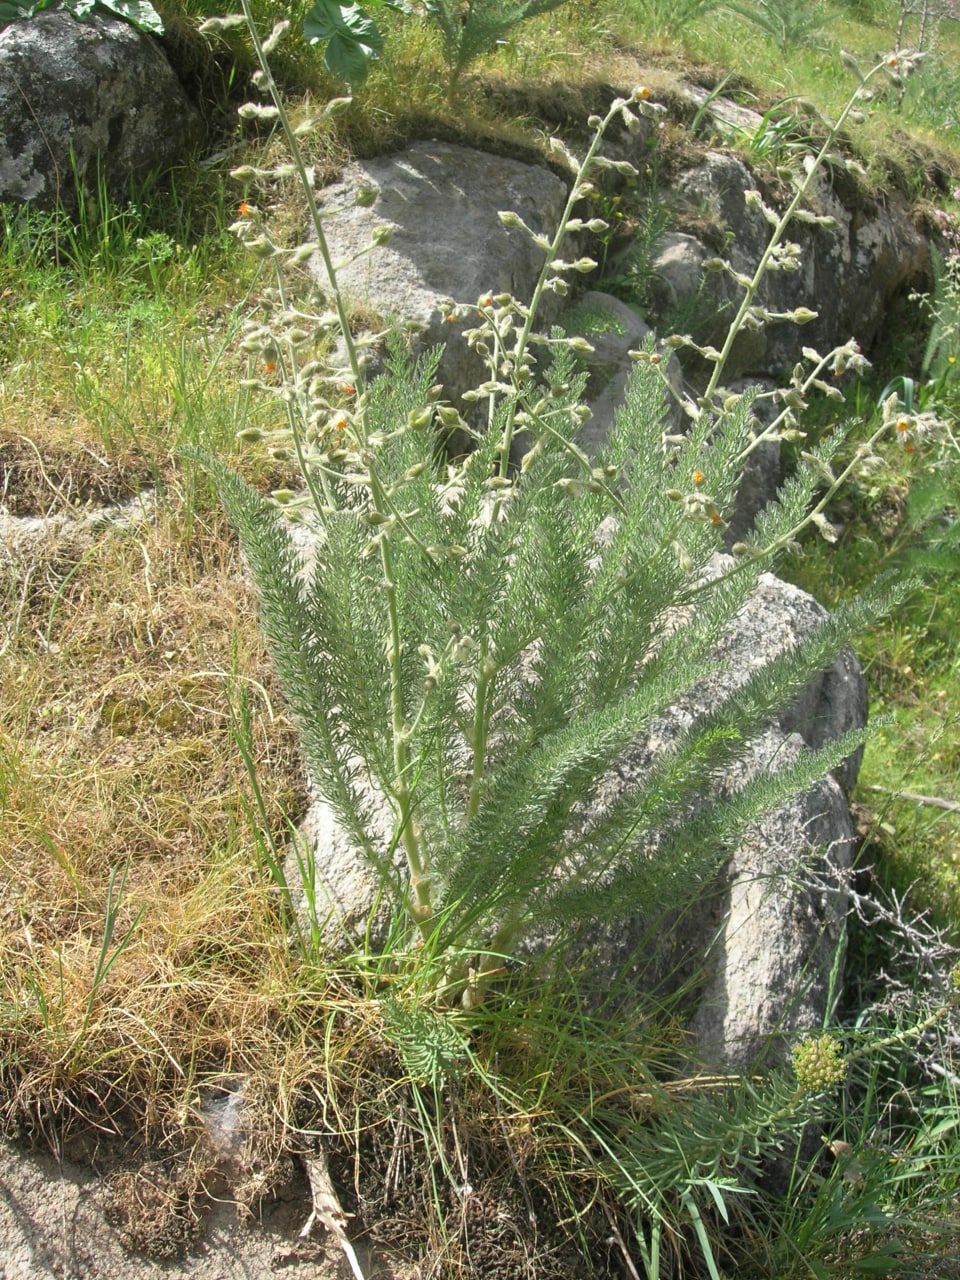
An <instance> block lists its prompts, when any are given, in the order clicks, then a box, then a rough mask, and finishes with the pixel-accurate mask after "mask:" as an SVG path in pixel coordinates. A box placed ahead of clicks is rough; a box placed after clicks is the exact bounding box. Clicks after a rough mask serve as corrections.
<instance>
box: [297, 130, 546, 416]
mask: <svg viewBox="0 0 960 1280" xmlns="http://www.w3.org/2000/svg"><path fill="white" fill-rule="evenodd" d="M361 187H367V188H373V189H374V190H375V191H376V192H377V193H378V199H377V200H376V202H375V203H374V204H373V205H372V206H371V207H367V208H362V207H360V206H359V205H357V204H356V195H357V191H358V190H359V189H360V188H361ZM566 199H567V190H566V187H565V186H564V184H563V183H562V182H561V181H560V179H559V178H558V177H556V176H555V175H554V174H553V173H551V172H550V170H549V169H545V168H542V167H539V166H536V165H530V164H524V163H522V162H520V161H518V160H511V159H508V158H505V157H503V156H494V155H490V154H488V153H487V152H484V151H476V150H474V149H472V148H470V147H462V146H458V145H456V144H454V143H450V142H416V143H414V144H413V145H412V146H410V147H408V148H407V149H406V150H405V151H402V152H400V153H398V154H397V155H392V156H383V157H380V158H378V159H375V160H365V161H363V162H362V163H356V164H351V165H349V166H348V167H347V169H346V171H345V173H344V175H343V177H342V179H341V180H340V181H339V182H337V183H335V184H333V185H332V186H329V187H326V188H325V189H324V191H323V207H324V209H328V210H333V209H341V210H342V212H340V213H338V214H337V215H336V216H331V217H329V218H328V219H327V221H326V223H325V225H324V231H325V233H326V235H327V237H328V239H329V243H330V247H331V252H332V255H333V258H334V260H335V261H344V262H345V264H346V265H344V266H343V267H342V268H341V269H340V270H339V271H338V278H339V282H340V287H341V289H342V290H343V291H344V293H345V294H346V295H347V296H348V298H349V299H350V300H351V301H352V302H353V303H355V304H359V305H360V306H361V307H364V308H369V309H371V310H372V311H374V312H376V313H377V314H379V315H381V316H383V317H386V318H389V319H392V320H395V321H397V322H400V323H404V322H407V321H413V322H415V323H416V324H418V325H422V326H423V333H422V336H421V338H420V345H421V346H423V347H431V346H433V345H435V344H437V343H447V346H446V349H445V351H444V354H443V358H442V360H441V364H440V371H439V377H440V380H441V381H442V382H443V383H444V386H445V388H446V394H447V397H448V398H449V399H451V400H454V401H455V400H456V399H458V398H459V396H461V395H462V394H463V392H464V391H466V390H468V389H469V388H471V387H474V386H475V385H476V384H477V382H478V381H482V380H483V374H482V366H481V363H480V360H479V358H478V357H477V356H476V355H475V354H474V353H473V352H472V351H470V350H469V349H468V348H467V345H466V343H462V342H453V341H450V339H452V338H454V337H455V335H456V334H457V332H458V331H459V330H461V329H463V328H465V327H466V328H468V327H471V321H470V320H469V319H468V320H463V321H459V322H458V323H456V324H447V323H445V321H444V319H443V316H442V315H441V313H440V310H439V303H440V302H441V301H442V300H443V299H445V298H451V299H453V300H454V301H455V302H457V303H464V304H467V305H471V306H472V305H474V304H475V303H476V302H477V299H478V298H480V297H482V296H484V295H486V294H497V293H502V292H506V293H511V294H513V295H514V296H515V297H517V298H520V299H527V298H529V297H530V295H531V293H532V292H533V288H534V285H535V283H536V280H537V276H538V275H539V272H540V269H541V267H542V265H543V259H544V254H543V251H542V250H541V249H538V248H537V247H536V245H535V244H534V243H533V242H532V241H531V239H530V237H529V236H528V235H527V234H526V233H525V232H524V231H523V230H522V229H520V228H513V229H507V228H506V227H504V226H503V224H502V223H501V222H500V219H499V217H498V216H497V215H498V213H499V212H500V211H501V210H509V211H511V212H514V213H517V214H519V215H520V217H521V218H523V220H524V221H525V222H526V224H527V225H528V226H529V227H530V228H531V229H532V230H534V231H535V232H539V233H543V234H546V235H552V234H553V232H554V230H555V228H556V226H557V224H558V222H559V220H560V215H561V213H562V211H563V207H564V204H565V203H566ZM378 226H386V227H389V228H390V229H391V237H390V241H389V243H388V244H387V245H385V246H381V247H378V248H376V249H374V250H373V251H372V252H370V253H363V252H362V251H363V250H364V249H365V248H366V246H367V245H368V244H369V241H370V236H371V232H372V231H373V229H374V227H378ZM357 254H362V256H360V257H356V256H355V255H357ZM311 265H312V269H313V271H314V274H315V275H316V277H317V280H318V283H319V285H320V287H321V288H325V287H326V285H327V280H326V273H325V271H324V268H323V264H322V262H321V261H320V259H319V256H315V257H314V259H313V260H312V263H311ZM544 303H545V305H544V306H543V308H542V310H541V312H540V316H539V321H540V325H541V327H542V328H547V327H549V325H550V324H551V322H552V320H553V319H554V318H555V317H556V315H557V311H558V299H557V298H556V297H555V295H552V294H547V295H546V296H545V299H544Z"/></svg>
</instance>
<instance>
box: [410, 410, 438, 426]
mask: <svg viewBox="0 0 960 1280" xmlns="http://www.w3.org/2000/svg"><path fill="white" fill-rule="evenodd" d="M432 421H433V409H431V408H428V407H425V408H423V409H411V410H410V412H409V413H408V414H407V426H408V427H409V428H410V430H411V431H423V430H424V428H426V427H429V425H430V423H431V422H432Z"/></svg>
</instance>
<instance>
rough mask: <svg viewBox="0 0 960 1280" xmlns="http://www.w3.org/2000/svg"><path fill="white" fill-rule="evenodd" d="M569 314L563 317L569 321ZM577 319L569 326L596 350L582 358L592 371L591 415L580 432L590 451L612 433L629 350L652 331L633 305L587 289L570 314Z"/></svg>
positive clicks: (589, 384)
mask: <svg viewBox="0 0 960 1280" xmlns="http://www.w3.org/2000/svg"><path fill="white" fill-rule="evenodd" d="M566 319H567V317H564V321H565V322H566ZM570 319H571V320H573V321H574V324H573V325H572V327H567V326H566V323H565V327H567V331H568V332H569V333H572V332H576V333H578V334H580V335H581V336H582V337H584V338H586V339H587V341H588V342H589V343H590V345H591V346H592V347H593V351H592V352H590V353H587V354H585V355H582V356H581V357H580V359H581V361H582V363H583V365H584V366H585V367H586V369H587V370H588V371H589V375H590V377H589V381H588V382H587V387H586V393H585V401H586V404H587V407H588V408H589V409H590V412H591V415H592V416H591V417H590V418H589V419H588V421H587V422H586V423H585V424H584V426H583V428H582V430H581V432H580V442H581V444H582V445H583V447H584V448H585V449H587V450H588V451H590V450H592V449H595V448H596V447H597V446H598V445H599V444H601V443H602V442H603V441H604V440H605V439H606V438H607V435H608V434H609V431H610V427H611V426H612V424H613V416H614V414H615V413H616V411H617V409H618V408H619V407H620V405H621V404H622V403H623V397H624V392H625V391H626V387H627V379H628V377H629V376H630V370H631V368H632V364H631V361H630V358H629V356H628V354H627V353H628V352H629V351H632V350H635V349H636V348H638V347H641V346H643V343H644V341H645V340H646V338H647V337H648V336H649V334H650V333H651V332H652V330H651V329H650V326H649V325H647V324H645V323H644V321H643V320H641V318H640V317H639V315H637V313H636V311H634V310H633V308H632V307H628V306H627V304H626V303H625V302H621V301H620V299H619V298H615V297H614V296H613V295H612V294H610V293H602V292H600V291H599V290H597V289H590V290H588V291H587V292H586V293H585V294H584V295H583V296H582V297H581V298H580V299H579V301H578V303H577V305H576V308H575V309H574V310H573V311H572V312H571V313H570Z"/></svg>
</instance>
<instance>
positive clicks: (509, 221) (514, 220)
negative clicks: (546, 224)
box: [497, 209, 523, 227]
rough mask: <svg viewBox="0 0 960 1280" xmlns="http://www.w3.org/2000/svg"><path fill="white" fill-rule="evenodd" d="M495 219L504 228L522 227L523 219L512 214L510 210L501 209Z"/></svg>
mask: <svg viewBox="0 0 960 1280" xmlns="http://www.w3.org/2000/svg"><path fill="white" fill-rule="evenodd" d="M497 217H498V218H499V219H500V221H501V222H502V223H503V225H504V226H505V227H522V226H523V219H522V218H521V217H520V215H519V214H516V213H513V212H512V211H511V210H510V209H502V210H501V211H500V212H499V213H498V214H497Z"/></svg>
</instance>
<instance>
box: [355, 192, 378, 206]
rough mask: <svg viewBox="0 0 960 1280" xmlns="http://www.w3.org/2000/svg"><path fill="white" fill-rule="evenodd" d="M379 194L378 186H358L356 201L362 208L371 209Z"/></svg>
mask: <svg viewBox="0 0 960 1280" xmlns="http://www.w3.org/2000/svg"><path fill="white" fill-rule="evenodd" d="M379 194H380V192H379V191H378V190H377V189H376V187H357V194H356V197H355V199H356V203H357V204H358V205H359V206H360V208H361V209H369V208H370V206H371V205H372V204H374V203H375V202H376V199H377V196H378V195H379Z"/></svg>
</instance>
